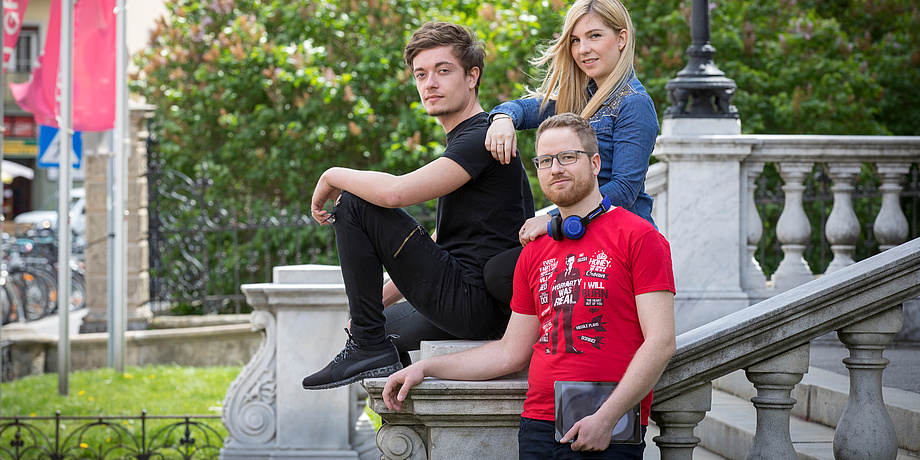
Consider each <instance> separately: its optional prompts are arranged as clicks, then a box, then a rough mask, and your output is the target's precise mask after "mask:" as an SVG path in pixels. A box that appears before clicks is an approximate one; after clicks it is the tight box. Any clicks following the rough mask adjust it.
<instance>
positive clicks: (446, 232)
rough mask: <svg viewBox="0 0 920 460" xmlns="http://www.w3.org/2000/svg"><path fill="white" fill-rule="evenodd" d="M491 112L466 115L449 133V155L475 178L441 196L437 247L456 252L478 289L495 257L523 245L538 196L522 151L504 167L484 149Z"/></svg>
mask: <svg viewBox="0 0 920 460" xmlns="http://www.w3.org/2000/svg"><path fill="white" fill-rule="evenodd" d="M488 129H489V115H488V114H487V113H485V112H481V113H478V114H476V115H473V116H472V117H470V118H467V119H466V120H464V121H463V122H461V123H460V124H459V125H457V126H456V127H454V129H453V130H451V131H450V132H449V133H447V149H446V150H445V152H444V154H443V155H442V156H444V157H445V158H450V159H451V160H453V161H455V162H456V163H457V164H459V165H460V166H461V167H462V168H463V169H465V170H466V172H467V173H469V174H470V176H471V177H472V179H471V180H470V181H469V182H467V183H465V184H463V186H461V187H460V188H458V189H457V190H454V191H453V192H451V193H448V194H447V195H444V196H442V197H441V198H440V199H439V200H438V228H437V231H438V238H437V241H438V245H439V246H441V247H442V248H444V249H445V250H447V251H448V252H450V253H451V255H453V256H454V258H455V259H456V260H457V261H458V262H459V263H460V266H461V267H462V268H463V273H464V275H465V277H466V278H467V280H468V281H469V282H470V283H472V284H474V285H477V286H479V287H484V285H483V282H482V267H483V266H485V264H486V262H488V260H489V259H490V258H492V256H494V255H496V254H498V253H499V252H502V251H504V250H507V249H511V248H513V247H516V246H519V245H520V244H521V243H520V241H519V240H518V230H520V228H521V225H523V224H524V221H525V220H527V219H529V218H531V217H533V215H534V204H533V194H532V193H531V192H530V183H529V182H528V180H527V173H526V172H525V171H524V165H523V164H522V163H521V156H520V154H519V155H517V156H516V157H514V158H512V161H511V163H509V164H507V165H503V164H501V163H499V162H498V161H496V160H495V159H494V158H492V154H491V153H489V151H488V150H486V148H485V139H486V131H488Z"/></svg>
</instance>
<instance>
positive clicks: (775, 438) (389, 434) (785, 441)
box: [364, 239, 920, 460]
mask: <svg viewBox="0 0 920 460" xmlns="http://www.w3.org/2000/svg"><path fill="white" fill-rule="evenodd" d="M918 294H920V239H916V240H913V241H910V242H908V243H906V244H903V245H900V246H898V247H895V248H892V249H890V250H888V251H885V252H884V253H882V254H879V255H876V256H874V257H871V258H869V259H866V260H864V261H862V262H860V263H858V264H854V265H850V266H848V267H845V268H843V269H840V270H837V271H835V272H833V273H830V274H828V275H826V276H823V277H821V278H820V279H818V280H815V281H812V282H810V283H807V284H806V285H803V286H799V287H797V288H793V289H790V290H789V291H787V292H784V293H782V294H779V295H777V296H775V297H772V298H770V299H768V300H766V301H763V302H761V303H759V304H757V305H754V306H751V307H750V308H746V309H744V310H742V311H739V312H736V313H734V314H731V315H729V316H726V317H724V318H722V319H719V320H717V321H714V322H712V323H709V324H707V325H705V326H703V327H700V328H697V329H695V330H692V331H690V332H687V333H684V334H681V335H680V336H679V337H678V339H677V340H678V348H677V353H676V354H675V356H674V357H673V358H672V359H671V362H670V363H669V365H668V367H667V369H666V371H665V373H664V374H663V375H662V377H661V379H660V380H659V383H658V385H657V386H656V389H655V403H654V405H653V406H652V413H651V417H652V419H653V420H654V421H655V423H656V424H657V425H658V427H659V429H660V435H659V436H656V437H654V438H653V441H654V442H655V443H656V444H657V446H658V448H659V450H660V452H661V458H662V459H665V460H675V459H691V458H692V456H693V449H694V448H695V447H696V445H697V444H698V443H699V442H700V439H699V438H697V437H696V436H694V434H693V431H694V428H695V427H696V425H697V424H698V423H699V422H700V421H702V420H703V418H704V417H705V415H706V412H707V411H708V410H709V409H710V405H711V400H712V393H711V391H712V384H711V382H712V380H713V379H716V378H718V377H721V376H724V375H727V374H729V373H731V372H733V371H735V370H738V369H744V370H745V374H746V376H747V378H748V380H750V381H751V382H752V383H753V384H754V387H755V388H756V390H757V396H755V397H753V398H751V401H752V403H753V405H754V407H755V409H756V410H757V432H756V434H755V436H754V441H753V445H752V447H751V449H750V451H749V453H748V456H747V458H763V459H767V458H769V459H773V458H795V457H796V453H795V451H794V450H793V445H792V441H791V436H790V433H789V417H790V411H791V409H792V407H793V405H794V404H795V402H796V401H795V399H792V398H791V397H790V394H791V391H792V389H793V388H794V386H795V385H796V384H797V383H798V382H799V381H800V380H801V379H802V376H803V374H804V373H806V372H807V371H808V359H809V358H808V352H809V343H810V341H811V340H814V339H816V338H818V337H820V336H823V335H825V334H827V333H829V332H833V331H836V332H837V336H838V337H839V338H840V340H841V341H842V342H843V344H844V345H846V347H847V348H848V349H849V350H850V357H849V358H846V359H845V360H844V363H845V364H846V366H847V368H848V370H849V373H850V397H849V403H848V405H847V408H846V409H845V410H844V413H843V416H842V417H841V420H840V422H839V423H838V425H837V428H836V435H835V437H834V446H833V451H834V455H835V458H837V459H839V460H857V459H859V460H865V459H875V458H878V459H882V458H894V457H895V456H896V455H897V454H898V446H899V441H898V438H899V433H896V429H895V427H894V425H893V424H892V421H891V418H890V417H889V415H888V412H887V410H886V408H885V406H884V402H883V400H882V387H881V373H882V371H883V370H884V368H885V366H886V365H887V364H888V360H887V359H885V358H883V357H882V352H883V350H884V349H885V347H886V346H887V345H888V343H889V342H890V341H891V339H892V338H893V336H894V334H895V333H896V332H897V331H898V330H899V329H900V327H901V303H903V302H904V301H906V300H908V299H912V298H914V297H916V296H917V295H918ZM384 383H385V380H384V379H369V380H365V381H364V386H365V388H366V389H367V391H368V393H369V395H370V397H371V404H372V408H373V409H374V410H375V411H376V412H378V413H379V414H380V415H381V417H382V418H383V420H384V421H385V422H386V424H385V425H384V428H382V429H381V430H380V431H379V432H378V435H377V444H378V447H380V450H381V451H382V452H383V453H384V457H383V458H384V459H435V458H437V459H466V458H480V459H493V458H494V459H511V458H516V455H517V450H516V429H515V427H516V426H517V420H516V417H514V416H513V414H514V413H516V412H517V413H519V411H520V405H521V403H522V401H523V399H524V394H525V392H526V380H525V379H524V378H523V377H517V378H512V377H509V378H505V379H498V380H492V381H487V382H454V381H445V380H438V379H428V380H426V381H425V382H423V383H421V384H419V385H418V386H416V387H415V388H413V390H412V392H411V393H410V395H409V398H407V400H406V403H405V404H404V408H403V411H401V412H392V411H389V410H387V409H386V407H385V406H384V404H383V402H382V399H381V391H382V390H383V385H384ZM899 428H900V429H903V430H906V431H905V432H904V433H903V434H901V436H900V437H901V438H902V439H903V440H904V441H903V443H902V444H904V445H903V446H902V447H904V448H910V449H916V448H917V445H916V444H917V441H916V439H917V438H918V435H920V432H918V428H917V427H911V426H907V427H899Z"/></svg>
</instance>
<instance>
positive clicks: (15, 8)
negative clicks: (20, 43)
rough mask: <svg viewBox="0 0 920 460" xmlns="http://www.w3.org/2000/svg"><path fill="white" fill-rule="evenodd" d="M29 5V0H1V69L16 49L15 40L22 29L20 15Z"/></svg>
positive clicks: (4, 67)
mask: <svg viewBox="0 0 920 460" xmlns="http://www.w3.org/2000/svg"><path fill="white" fill-rule="evenodd" d="M27 6H29V0H3V71H4V72H6V64H7V63H8V62H10V56H11V55H12V54H13V50H14V49H16V40H18V39H19V31H20V30H22V16H23V15H24V14H25V12H26V7H27Z"/></svg>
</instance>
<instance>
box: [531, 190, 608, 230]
mask: <svg viewBox="0 0 920 460" xmlns="http://www.w3.org/2000/svg"><path fill="white" fill-rule="evenodd" d="M602 196H603V197H604V199H603V200H601V204H599V205H598V206H597V208H594V211H591V212H589V213H588V215H587V216H585V217H578V216H569V217H566V218H565V219H563V218H562V216H561V215H559V214H557V215H555V216H553V218H552V219H551V220H550V221H549V222H548V223H547V224H546V232H547V233H549V236H551V237H553V239H554V240H556V241H562V239H563V237H565V238H568V239H570V240H577V239H579V238H581V237H582V236H584V235H585V229H586V228H587V227H588V224H589V223H591V221H592V220H594V219H596V218H597V216H600V215H601V214H603V213H605V212H607V210H609V209H610V198H609V197H608V196H607V195H602Z"/></svg>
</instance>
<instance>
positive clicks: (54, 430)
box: [0, 411, 227, 460]
mask: <svg viewBox="0 0 920 460" xmlns="http://www.w3.org/2000/svg"><path fill="white" fill-rule="evenodd" d="M219 418H220V416H219V415H147V411H143V412H142V413H141V415H140V416H139V417H130V416H96V417H91V416H79V417H64V416H61V413H60V411H58V412H57V413H56V414H55V415H54V417H0V459H14V460H20V459H23V460H24V459H52V460H65V459H98V460H105V459H137V460H148V459H164V460H165V459H185V460H192V459H196V460H197V459H212V458H218V456H219V454H220V449H221V448H222V447H223V443H224V437H226V434H227V433H226V429H225V428H224V427H223V425H222V424H221V423H220V421H219Z"/></svg>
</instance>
